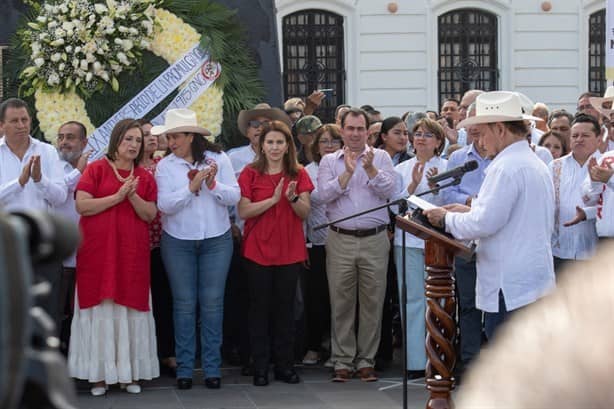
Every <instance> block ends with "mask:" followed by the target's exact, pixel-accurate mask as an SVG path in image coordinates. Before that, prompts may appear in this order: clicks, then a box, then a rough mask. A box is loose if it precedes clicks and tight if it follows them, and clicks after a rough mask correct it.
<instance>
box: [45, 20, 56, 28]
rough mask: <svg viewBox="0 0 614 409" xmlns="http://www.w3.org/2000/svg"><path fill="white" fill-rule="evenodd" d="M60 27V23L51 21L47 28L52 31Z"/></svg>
mask: <svg viewBox="0 0 614 409" xmlns="http://www.w3.org/2000/svg"><path fill="white" fill-rule="evenodd" d="M57 26H58V23H57V22H56V21H50V22H49V24H47V28H49V29H52V28H56V27H57Z"/></svg>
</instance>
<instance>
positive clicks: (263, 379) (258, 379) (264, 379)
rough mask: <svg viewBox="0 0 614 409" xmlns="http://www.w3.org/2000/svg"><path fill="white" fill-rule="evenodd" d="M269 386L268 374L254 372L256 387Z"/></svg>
mask: <svg viewBox="0 0 614 409" xmlns="http://www.w3.org/2000/svg"><path fill="white" fill-rule="evenodd" d="M268 384H269V375H268V374H267V373H266V372H260V371H255V372H254V386H267V385H268Z"/></svg>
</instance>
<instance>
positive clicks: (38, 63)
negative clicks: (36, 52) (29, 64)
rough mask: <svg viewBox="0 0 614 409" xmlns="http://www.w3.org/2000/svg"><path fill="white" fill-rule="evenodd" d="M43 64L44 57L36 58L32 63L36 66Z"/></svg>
mask: <svg viewBox="0 0 614 409" xmlns="http://www.w3.org/2000/svg"><path fill="white" fill-rule="evenodd" d="M44 64H45V59H44V58H40V57H39V58H37V59H35V60H34V65H36V66H37V67H42V66H43V65H44Z"/></svg>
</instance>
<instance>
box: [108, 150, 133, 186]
mask: <svg viewBox="0 0 614 409" xmlns="http://www.w3.org/2000/svg"><path fill="white" fill-rule="evenodd" d="M104 158H105V159H106V160H107V162H109V165H111V169H113V173H115V177H116V178H117V180H119V181H120V182H122V183H124V182H125V181H127V180H128V179H130V178H131V177H132V174H133V173H134V162H132V163H131V164H130V174H129V175H128V176H127V177H122V176H121V175H120V174H119V172H118V171H117V167H116V166H115V163H114V162H112V161H111V160H110V159H109V158H107V157H106V156H105V157H104Z"/></svg>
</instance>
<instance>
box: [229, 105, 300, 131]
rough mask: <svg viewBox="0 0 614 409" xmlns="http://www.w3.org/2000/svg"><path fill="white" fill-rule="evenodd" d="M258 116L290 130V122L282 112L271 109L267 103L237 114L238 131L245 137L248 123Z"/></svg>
mask: <svg viewBox="0 0 614 409" xmlns="http://www.w3.org/2000/svg"><path fill="white" fill-rule="evenodd" d="M259 116H264V117H266V118H269V119H270V120H271V121H281V122H283V123H285V124H286V125H288V127H289V128H292V121H291V120H290V117H289V116H288V115H287V114H286V113H285V112H284V111H282V110H281V109H279V108H271V106H270V105H269V104H267V103H261V104H258V105H256V106H255V107H254V108H252V109H244V110H242V111H241V112H239V116H238V117H237V126H238V127H239V131H241V133H242V134H243V135H245V133H246V132H247V125H248V123H249V121H251V120H252V119H255V118H258V117H259Z"/></svg>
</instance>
